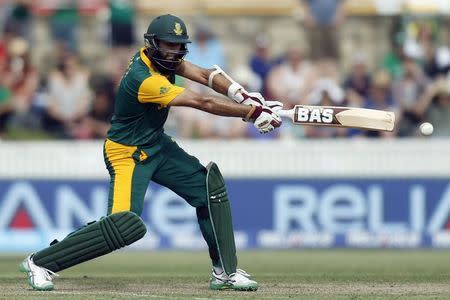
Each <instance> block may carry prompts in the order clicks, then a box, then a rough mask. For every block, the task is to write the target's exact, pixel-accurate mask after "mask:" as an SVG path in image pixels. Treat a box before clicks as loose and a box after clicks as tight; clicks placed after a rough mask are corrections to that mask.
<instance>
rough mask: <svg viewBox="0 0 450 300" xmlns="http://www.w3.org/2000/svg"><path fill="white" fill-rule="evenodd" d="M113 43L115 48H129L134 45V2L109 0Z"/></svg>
mask: <svg viewBox="0 0 450 300" xmlns="http://www.w3.org/2000/svg"><path fill="white" fill-rule="evenodd" d="M109 9H110V12H111V17H110V24H111V42H112V46H113V47H125V48H129V47H131V46H133V44H134V6H133V1H125V0H109Z"/></svg>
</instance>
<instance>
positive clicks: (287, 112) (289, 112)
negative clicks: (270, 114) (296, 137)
mask: <svg viewBox="0 0 450 300" xmlns="http://www.w3.org/2000/svg"><path fill="white" fill-rule="evenodd" d="M277 113H278V115H279V116H280V117H286V118H292V116H293V115H294V109H289V110H283V109H281V110H279V111H278V112H277Z"/></svg>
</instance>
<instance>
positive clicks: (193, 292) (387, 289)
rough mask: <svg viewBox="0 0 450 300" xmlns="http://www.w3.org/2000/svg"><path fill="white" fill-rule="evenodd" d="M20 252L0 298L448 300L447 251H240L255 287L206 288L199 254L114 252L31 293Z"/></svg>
mask: <svg viewBox="0 0 450 300" xmlns="http://www.w3.org/2000/svg"><path fill="white" fill-rule="evenodd" d="M22 259H23V257H22V256H16V255H2V256H0V299H61V298H64V299H449V298H450V253H449V252H448V251H422V250H421V251H400V250H398V251H396V250H300V251H245V252H241V253H240V254H239V261H240V263H239V266H240V267H241V268H243V269H245V270H247V271H248V272H249V273H251V274H252V275H253V277H254V279H255V280H257V281H258V282H259V283H260V288H259V290H258V291H257V292H235V291H220V292H218V291H217V292H216V291H210V290H208V278H209V274H210V266H209V260H208V257H207V253H206V251H205V252H178V251H177V252H147V253H143V252H119V253H113V254H110V255H108V256H105V257H102V258H100V259H97V260H95V261H91V262H88V263H85V264H82V265H80V266H77V267H74V268H72V269H69V270H66V271H63V272H61V273H60V277H59V278H57V279H56V280H55V286H56V289H55V290H54V291H51V292H37V291H32V290H31V289H30V287H29V286H28V285H27V283H26V279H25V274H22V273H19V272H18V264H19V263H20V261H21V260H22Z"/></svg>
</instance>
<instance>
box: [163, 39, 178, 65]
mask: <svg viewBox="0 0 450 300" xmlns="http://www.w3.org/2000/svg"><path fill="white" fill-rule="evenodd" d="M159 47H160V48H161V49H163V50H168V52H163V55H164V57H163V58H164V59H170V60H174V59H175V55H176V52H178V51H180V50H181V44H180V43H170V42H165V41H159Z"/></svg>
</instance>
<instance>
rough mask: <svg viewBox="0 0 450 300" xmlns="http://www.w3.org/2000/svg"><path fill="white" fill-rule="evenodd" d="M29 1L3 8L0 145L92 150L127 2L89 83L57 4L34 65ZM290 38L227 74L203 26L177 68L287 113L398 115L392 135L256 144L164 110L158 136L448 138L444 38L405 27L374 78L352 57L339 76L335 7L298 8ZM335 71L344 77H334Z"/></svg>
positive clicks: (310, 4)
mask: <svg viewBox="0 0 450 300" xmlns="http://www.w3.org/2000/svg"><path fill="white" fill-rule="evenodd" d="M31 3H32V1H27V0H21V1H20V0H19V1H12V2H11V3H10V4H8V5H3V6H2V9H1V11H2V13H1V14H2V15H0V21H2V22H1V23H0V29H1V33H0V138H3V139H37V138H42V139H53V138H60V139H99V138H103V137H105V135H106V132H107V130H108V127H109V120H110V118H111V116H112V113H113V109H114V90H115V87H116V86H117V84H118V82H119V81H120V78H121V74H122V71H123V70H124V69H125V68H126V66H127V61H128V59H129V57H131V56H132V55H133V53H134V52H135V51H137V50H138V48H139V47H140V46H141V41H140V40H136V39H135V36H140V35H139V34H138V35H136V33H135V30H136V29H135V24H134V15H135V13H136V12H135V7H134V6H133V1H123V0H110V1H109V4H108V12H109V14H108V16H109V17H108V20H109V21H108V36H107V39H106V40H105V41H101V42H104V43H108V44H109V49H110V50H109V51H110V53H107V54H105V55H109V56H111V57H114V60H113V61H112V63H111V68H110V70H109V72H107V73H104V72H98V70H97V69H96V66H95V65H91V64H89V65H88V64H86V63H84V61H85V60H84V57H82V56H81V55H80V54H79V51H78V49H77V45H78V43H79V41H78V40H77V35H76V28H77V24H78V22H79V15H78V11H77V5H76V3H77V1H71V0H67V1H60V7H59V8H58V9H56V10H54V11H53V12H52V14H51V15H49V16H48V26H49V32H50V33H51V37H52V41H51V42H52V43H53V44H52V49H54V50H53V53H52V55H51V57H50V58H49V59H48V62H46V66H47V69H46V70H41V69H38V68H37V67H36V66H35V64H33V60H32V55H33V37H32V36H31V35H30V33H31V32H32V30H31V28H30V27H31V26H33V25H32V24H33V23H32V20H33V18H34V16H33V11H32V8H31ZM303 5H304V6H305V8H306V9H305V13H306V14H305V16H304V17H303V23H302V24H301V25H300V26H304V27H305V31H306V32H308V33H309V36H308V44H309V45H307V46H308V47H305V45H299V44H296V43H290V44H288V45H286V47H285V51H284V53H283V54H282V55H274V54H273V51H272V50H273V49H272V46H273V43H274V41H271V40H270V38H269V36H268V35H265V34H263V33H261V34H258V35H257V36H256V37H255V38H254V40H253V41H249V42H251V43H253V50H252V53H251V54H250V55H249V56H248V57H247V59H246V61H245V62H244V63H240V64H238V65H236V64H234V65H231V64H230V61H229V58H228V57H227V56H226V54H225V51H224V47H223V42H222V41H221V40H220V39H218V38H217V36H216V35H215V32H214V31H213V27H212V26H210V24H209V23H208V20H206V19H201V20H200V21H198V22H197V23H196V24H195V26H193V27H194V28H192V29H191V36H192V37H193V40H194V42H193V43H192V44H191V45H189V54H188V56H187V58H186V59H187V60H189V61H191V62H193V63H195V64H198V65H200V66H202V67H206V68H210V67H211V66H212V65H213V64H217V65H220V66H221V67H222V68H223V69H224V70H226V71H227V72H228V73H229V74H230V75H231V77H233V78H234V79H235V80H236V81H238V82H239V83H241V84H242V85H243V86H244V87H245V88H246V89H248V90H249V91H258V92H260V93H261V94H263V96H264V97H265V98H266V99H270V100H279V101H282V102H283V103H284V107H285V109H288V108H291V107H293V106H294V105H296V104H310V105H329V106H352V107H365V108H374V109H382V110H392V111H395V112H396V115H397V124H396V129H395V131H394V132H392V133H386V132H374V131H362V130H356V129H343V128H325V127H317V126H304V127H303V126H292V125H290V122H285V124H283V126H282V127H281V128H280V130H277V131H275V132H273V133H270V134H268V135H260V134H259V133H258V132H257V131H256V130H254V128H253V126H251V124H248V123H245V122H243V121H242V120H240V119H236V118H223V117H217V116H213V115H209V114H206V113H204V112H201V111H197V110H194V109H190V108H178V107H177V108H174V109H172V110H171V116H170V117H169V119H168V122H167V124H166V131H167V132H168V133H169V134H171V135H174V136H177V137H182V138H221V139H232V138H251V139H302V138H331V137H364V136H365V137H378V138H392V137H412V136H418V135H419V133H418V125H419V124H420V123H422V122H424V121H428V122H430V123H432V124H433V125H434V128H435V131H434V134H433V136H437V137H442V136H445V137H449V136H450V73H449V70H450V39H449V32H448V31H447V29H446V28H440V29H438V28H437V27H436V26H435V23H430V22H415V23H410V24H408V25H407V26H403V27H402V28H401V29H400V28H399V29H397V31H396V30H395V28H394V30H393V33H392V42H391V44H392V46H391V50H390V51H389V52H387V53H385V54H384V57H383V59H382V60H381V61H379V62H377V65H376V68H369V65H368V63H367V62H368V57H367V54H365V53H364V52H362V51H356V50H355V52H354V55H353V56H352V58H351V64H350V65H349V66H344V67H342V64H341V58H340V54H339V39H338V33H339V30H340V28H341V27H342V26H343V24H345V20H346V18H345V11H344V10H343V7H342V1H339V0H336V1H332V0H330V1H312V0H310V1H308V0H304V1H303ZM343 70H345V71H343ZM177 84H179V85H183V86H185V87H187V88H189V89H192V90H195V91H197V92H199V93H204V94H208V93H211V90H210V89H208V88H207V87H204V86H201V85H198V84H196V83H193V82H189V81H188V80H185V79H182V78H178V79H177Z"/></svg>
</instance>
